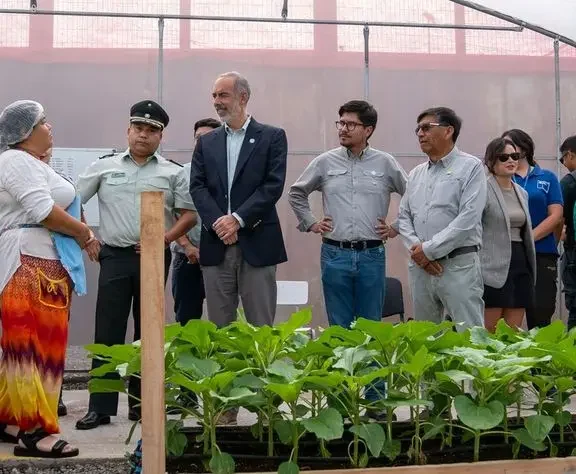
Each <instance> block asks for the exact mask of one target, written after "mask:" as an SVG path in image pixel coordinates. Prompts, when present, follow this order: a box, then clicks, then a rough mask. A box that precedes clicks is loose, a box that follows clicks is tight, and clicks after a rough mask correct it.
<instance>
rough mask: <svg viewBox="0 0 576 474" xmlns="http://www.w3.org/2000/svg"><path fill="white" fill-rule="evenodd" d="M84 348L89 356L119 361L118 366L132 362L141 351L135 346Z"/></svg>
mask: <svg viewBox="0 0 576 474" xmlns="http://www.w3.org/2000/svg"><path fill="white" fill-rule="evenodd" d="M84 348H85V349H86V350H87V351H88V352H89V355H92V356H99V357H105V358H110V359H112V360H114V361H117V363H118V364H120V363H122V362H130V360H131V359H132V357H134V355H135V354H136V352H137V351H139V350H140V348H138V347H136V346H134V345H133V344H116V345H114V346H106V345H104V344H88V345H87V346H84Z"/></svg>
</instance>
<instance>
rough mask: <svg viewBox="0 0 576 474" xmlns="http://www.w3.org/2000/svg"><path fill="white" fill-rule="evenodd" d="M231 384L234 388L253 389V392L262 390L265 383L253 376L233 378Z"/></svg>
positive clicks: (246, 375) (245, 375)
mask: <svg viewBox="0 0 576 474" xmlns="http://www.w3.org/2000/svg"><path fill="white" fill-rule="evenodd" d="M232 384H233V385H234V386H235V387H247V388H253V389H255V390H258V389H260V388H263V387H264V385H266V383H265V382H264V381H263V380H262V379H261V378H260V377H256V376H255V375H253V374H244V375H241V376H240V377H238V378H235V379H234V380H233V381H232Z"/></svg>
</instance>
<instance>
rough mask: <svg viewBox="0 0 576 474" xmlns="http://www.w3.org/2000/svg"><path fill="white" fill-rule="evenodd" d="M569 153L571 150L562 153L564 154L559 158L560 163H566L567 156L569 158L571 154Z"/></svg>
mask: <svg viewBox="0 0 576 474" xmlns="http://www.w3.org/2000/svg"><path fill="white" fill-rule="evenodd" d="M569 154H570V152H569V151H565V152H564V153H562V156H561V157H560V160H558V161H560V163H562V164H564V160H565V159H566V158H568V155H569Z"/></svg>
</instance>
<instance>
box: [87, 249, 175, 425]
mask: <svg viewBox="0 0 576 474" xmlns="http://www.w3.org/2000/svg"><path fill="white" fill-rule="evenodd" d="M164 258H165V265H164V282H166V279H167V278H168V271H169V269H170V259H171V253H170V249H167V250H166V253H165V256H164ZM130 307H132V316H133V318H134V340H135V341H137V340H138V339H140V254H138V253H136V251H135V250H134V248H133V247H126V248H118V247H110V246H108V245H104V246H103V247H102V250H101V251H100V276H99V278H98V298H97V300H96V329H95V331H94V343H95V344H106V345H107V346H111V345H114V344H124V341H125V339H126V329H127V326H128V317H129V315H130ZM102 364H103V362H102V361H99V360H97V359H93V360H92V368H93V369H94V368H97V367H99V366H101V365H102ZM117 377H118V375H117V374H109V375H108V376H106V378H117ZM128 393H129V395H132V396H133V397H136V398H137V399H134V398H132V397H129V398H128V403H129V406H130V408H134V407H135V406H136V405H139V404H140V402H139V400H138V399H140V379H139V378H137V377H130V381H129V385H128ZM88 410H89V411H95V412H96V413H99V414H101V415H110V416H116V413H117V411H118V393H92V394H90V404H89V409H88Z"/></svg>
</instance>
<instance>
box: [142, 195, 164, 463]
mask: <svg viewBox="0 0 576 474" xmlns="http://www.w3.org/2000/svg"><path fill="white" fill-rule="evenodd" d="M164 226H165V223H164V193H162V192H157V191H153V192H148V191H147V192H143V193H142V194H141V208H140V244H141V254H140V264H141V265H140V301H142V305H141V318H142V370H141V374H142V468H143V472H146V473H150V474H152V473H154V474H164V473H165V472H166V452H165V444H166V442H165V404H164V304H165V300H164V232H165V228H164Z"/></svg>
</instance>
